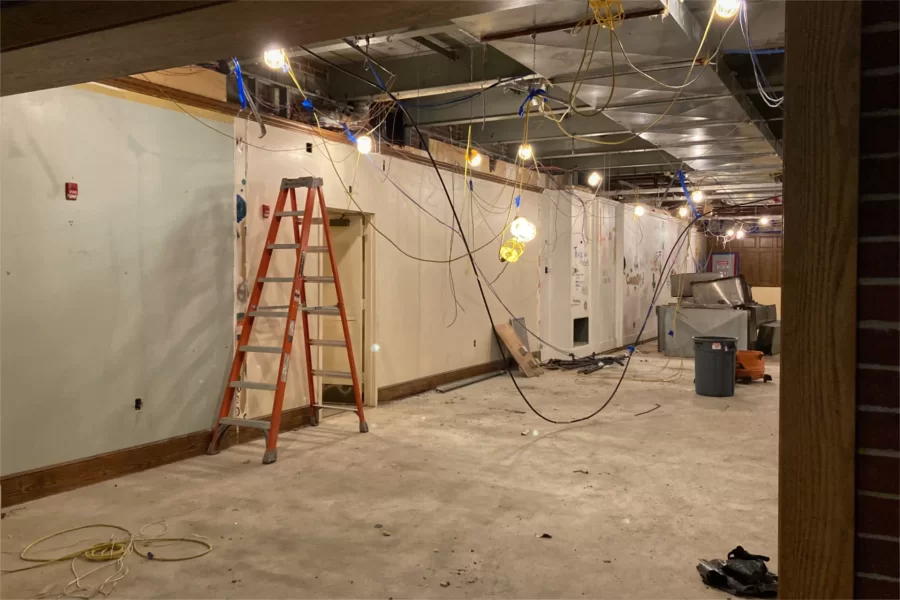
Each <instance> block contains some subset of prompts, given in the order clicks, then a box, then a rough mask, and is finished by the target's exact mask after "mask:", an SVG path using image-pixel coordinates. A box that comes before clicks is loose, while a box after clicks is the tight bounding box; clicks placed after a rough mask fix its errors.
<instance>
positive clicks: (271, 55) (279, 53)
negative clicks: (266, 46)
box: [263, 48, 284, 69]
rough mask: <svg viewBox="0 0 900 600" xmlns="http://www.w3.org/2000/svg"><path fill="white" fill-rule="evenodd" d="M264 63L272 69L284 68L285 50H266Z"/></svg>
mask: <svg viewBox="0 0 900 600" xmlns="http://www.w3.org/2000/svg"><path fill="white" fill-rule="evenodd" d="M263 62H264V63H266V66H267V67H269V68H270V69H283V68H284V50H282V49H281V48H277V49H275V50H266V51H265V52H264V53H263Z"/></svg>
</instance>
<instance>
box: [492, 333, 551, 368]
mask: <svg viewBox="0 0 900 600" xmlns="http://www.w3.org/2000/svg"><path fill="white" fill-rule="evenodd" d="M494 329H495V330H496V331H497V335H499V336H500V339H501V340H503V343H504V344H506V348H507V349H508V350H509V352H510V354H512V356H513V358H514V359H515V360H516V363H517V364H518V365H519V368H520V369H522V373H524V374H525V377H537V376H538V375H540V374H541V373H543V372H544V370H543V369H541V366H540V365H539V364H538V362H537V361H536V360H535V358H534V356H532V355H531V352H529V351H528V348H526V347H525V344H523V343H522V340H520V339H519V336H518V335H516V331H515V330H514V329H513V327H512V325H509V324H508V323H501V324H500V325H494Z"/></svg>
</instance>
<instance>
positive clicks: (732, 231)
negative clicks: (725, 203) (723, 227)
mask: <svg viewBox="0 0 900 600" xmlns="http://www.w3.org/2000/svg"><path fill="white" fill-rule="evenodd" d="M725 237H727V238H733V237H734V229H729V230H728V231H726V232H725Z"/></svg>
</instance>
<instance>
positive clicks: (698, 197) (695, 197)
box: [691, 190, 706, 204]
mask: <svg viewBox="0 0 900 600" xmlns="http://www.w3.org/2000/svg"><path fill="white" fill-rule="evenodd" d="M705 197H706V196H705V195H704V193H703V190H697V191H696V192H692V193H691V200H692V201H693V202H694V204H700V203H701V202H703V198H705Z"/></svg>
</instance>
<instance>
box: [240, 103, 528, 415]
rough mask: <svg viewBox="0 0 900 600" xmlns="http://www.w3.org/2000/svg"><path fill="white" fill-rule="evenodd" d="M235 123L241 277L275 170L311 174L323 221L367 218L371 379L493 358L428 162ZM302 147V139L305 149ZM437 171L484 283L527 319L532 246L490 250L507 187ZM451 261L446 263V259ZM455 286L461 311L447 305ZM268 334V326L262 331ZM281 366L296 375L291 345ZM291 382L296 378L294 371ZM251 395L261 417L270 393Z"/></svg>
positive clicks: (256, 371)
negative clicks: (371, 244)
mask: <svg viewBox="0 0 900 600" xmlns="http://www.w3.org/2000/svg"><path fill="white" fill-rule="evenodd" d="M235 131H236V132H237V135H238V137H240V138H241V139H247V140H248V141H249V142H250V143H252V144H253V146H250V145H244V146H243V147H242V151H241V152H242V154H241V155H240V156H238V155H237V154H236V155H235V160H236V161H238V163H239V164H243V163H242V162H241V161H246V177H244V178H243V181H245V182H246V185H244V186H243V189H244V192H245V194H246V195H245V196H244V198H245V199H246V201H247V207H248V208H247V215H248V216H247V227H248V233H247V239H246V243H247V248H248V254H249V255H250V256H251V258H250V261H249V265H250V266H249V269H248V271H249V275H248V277H250V278H252V277H254V276H255V271H256V268H257V265H258V262H259V250H260V248H261V247H262V243H263V240H264V239H265V234H266V231H267V227H268V223H269V222H268V221H265V220H263V219H262V218H261V216H260V207H261V205H262V204H263V203H267V204H274V201H275V197H276V196H277V193H278V184H279V183H280V181H281V179H282V178H283V177H301V176H306V175H315V176H317V177H322V179H323V182H324V192H325V198H326V201H327V204H328V207H329V211H330V214H331V216H332V217H334V216H337V215H339V214H340V213H341V211H342V210H349V211H364V212H365V213H367V214H370V215H372V222H373V224H374V226H375V227H376V228H377V230H378V231H376V232H374V235H375V253H374V254H375V265H374V279H375V281H374V288H375V302H374V311H373V312H374V314H375V318H374V321H375V326H374V332H373V333H372V335H371V336H369V334H368V333H367V335H366V337H367V345H368V346H369V348H368V349H371V345H372V344H377V347H378V358H377V361H375V364H376V381H377V386H378V387H384V386H388V385H392V384H396V383H402V382H405V381H410V380H413V379H418V378H421V377H425V376H428V375H432V374H435V373H440V372H444V371H450V370H453V369H458V368H462V367H466V366H471V365H476V364H482V363H486V362H489V361H490V360H492V359H495V358H498V357H499V353H498V350H497V349H496V347H495V344H494V342H493V334H492V332H491V326H490V323H489V322H488V320H487V317H486V315H485V312H484V308H483V305H482V303H481V297H480V295H479V292H478V288H477V284H476V280H475V275H474V273H473V272H472V268H471V265H470V264H469V261H468V259H467V258H466V257H465V249H464V248H463V247H462V244H461V242H460V240H459V238H458V237H456V238H455V239H454V241H453V248H452V255H451V254H450V252H451V250H450V239H451V229H450V228H451V227H453V228H455V223H454V222H453V216H452V213H451V211H450V207H449V205H448V204H447V199H446V196H445V195H444V192H443V188H442V187H441V182H440V180H439V179H438V176H437V174H436V173H435V171H434V169H433V168H431V167H430V166H427V165H421V164H417V163H413V162H409V161H405V160H402V159H398V158H392V157H387V156H382V155H379V154H374V153H373V154H371V155H368V156H359V155H358V154H357V152H356V150H355V148H354V147H352V146H349V145H346V144H341V143H333V142H329V143H328V144H327V146H325V142H324V141H323V140H321V139H320V138H318V137H314V136H311V135H309V134H305V133H300V132H295V131H286V130H282V129H278V128H275V127H269V128H268V134H267V135H266V137H265V138H264V139H263V140H259V139H257V136H258V126H257V125H256V124H255V123H252V122H249V123H248V122H247V121H246V120H244V119H236V120H235ZM307 143H309V144H312V146H311V147H310V149H311V151H309V152H307V146H306V145H307ZM256 146H259V147H256ZM263 148H264V149H263ZM326 149H327V152H326ZM244 153H245V154H244ZM328 153H330V155H331V157H332V158H333V159H334V161H335V162H334V166H332V164H331V162H330V161H329V160H328ZM240 168H243V167H240ZM335 170H337V174H336V173H335ZM338 174H339V175H340V178H342V179H343V181H344V183H345V184H346V185H347V187H348V188H349V187H350V186H352V190H353V198H352V199H351V197H350V195H349V194H348V193H347V191H345V189H344V187H343V186H342V185H341V182H340V180H339V179H338ZM441 176H442V178H443V180H444V183H445V184H446V186H447V189H448V191H449V192H450V194H451V197H453V198H454V201H455V203H456V205H457V210H458V212H459V216H460V219H461V221H462V222H463V226H464V228H465V232H466V235H467V237H468V239H469V242H470V246H471V247H472V248H473V250H475V257H476V260H477V261H478V264H479V266H480V267H481V269H482V270H483V274H484V277H485V278H486V280H487V281H493V284H492V285H493V288H494V289H495V290H496V292H497V294H498V295H499V296H500V297H501V298H502V299H503V302H504V303H505V304H506V305H507V306H508V307H509V309H510V311H512V312H513V313H514V314H515V315H516V316H520V317H525V319H526V322H527V323H529V324H531V325H535V326H536V324H537V316H538V312H537V306H538V294H539V286H538V275H537V271H538V263H537V261H538V259H539V256H540V252H539V249H538V246H537V245H536V244H533V245H530V246H529V247H528V249H527V250H526V253H525V255H524V256H523V257H522V258H521V259H520V260H519V262H517V263H514V264H508V265H506V268H505V269H504V264H502V263H500V261H499V258H498V256H497V251H498V248H499V241H498V236H499V233H500V231H501V230H503V228H504V227H505V225H506V223H507V221H508V220H511V218H512V216H513V214H514V211H515V209H514V206H513V201H514V195H515V194H514V191H513V188H512V187H511V186H508V185H506V186H504V185H503V184H500V183H495V182H491V181H485V180H482V179H476V178H473V179H472V186H471V188H470V187H469V186H468V184H466V183H464V181H463V177H462V175H460V174H457V173H450V172H447V171H441ZM521 196H522V201H521V205H522V206H521V214H522V215H523V216H527V217H528V218H529V219H530V220H532V221H533V222H537V221H538V219H539V202H540V199H539V195H538V194H537V193H535V192H530V191H524V192H522V193H521ZM416 204H418V205H419V206H417V205H416ZM426 211H427V212H426ZM288 241H289V240H288ZM450 258H452V259H454V260H453V261H452V263H449V264H448V263H447V261H448V259H450ZM273 267H274V268H276V269H282V270H285V272H286V273H290V270H291V269H292V268H293V257H292V256H290V257H289V256H287V255H285V256H284V257H279V256H277V255H276V257H275V261H274V262H273ZM451 269H452V274H453V286H452V287H451V282H450V273H451ZM454 291H455V294H456V300H457V301H458V302H459V304H460V305H461V307H460V306H457V305H456V304H455V303H454V300H453V294H454ZM485 293H486V294H487V296H488V298H489V302H490V303H491V304H490V305H491V310H492V312H493V316H494V319H495V321H496V322H498V323H502V322H507V321H508V319H509V313H507V312H506V310H505V309H504V308H503V307H502V306H501V305H500V303H499V302H498V301H497V300H496V299H495V298H494V297H493V295H492V293H491V291H490V289H488V288H487V287H485ZM281 303H282V304H283V302H281ZM241 310H243V308H242V309H241ZM454 317H455V320H454ZM531 325H529V327H530V326H531ZM259 333H260V334H261V335H262V334H264V333H265V332H263V331H260V332H259ZM276 333H277V330H274V331H272V332H269V335H270V336H271V335H275V334H276ZM267 359H269V357H265V356H263V357H255V356H252V357H251V359H250V362H249V364H248V369H249V370H250V371H251V375H252V376H251V377H250V378H251V379H255V377H256V376H260V377H265V376H268V374H269V373H271V374H272V376H274V370H275V369H277V363H274V366H272V365H269V364H268V363H266V360H267ZM291 372H292V374H297V373H302V372H303V365H302V362H301V361H300V360H299V355H297V354H296V353H295V356H294V358H293V359H292V363H291ZM292 379H293V382H294V383H295V384H296V383H297V381H299V380H300V379H301V377H296V376H294V377H293V378H292ZM290 385H291V384H290V380H289V388H288V393H287V394H286V396H285V407H290V406H297V405H300V404H303V403H305V402H306V400H305V393H304V391H303V390H302V389H292V388H291V387H290ZM262 394H265V393H262ZM262 394H261V395H259V396H253V395H251V398H252V401H251V402H250V404H251V409H250V412H251V413H255V414H265V413H266V412H268V411H269V410H270V409H271V393H269V394H267V395H262Z"/></svg>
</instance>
